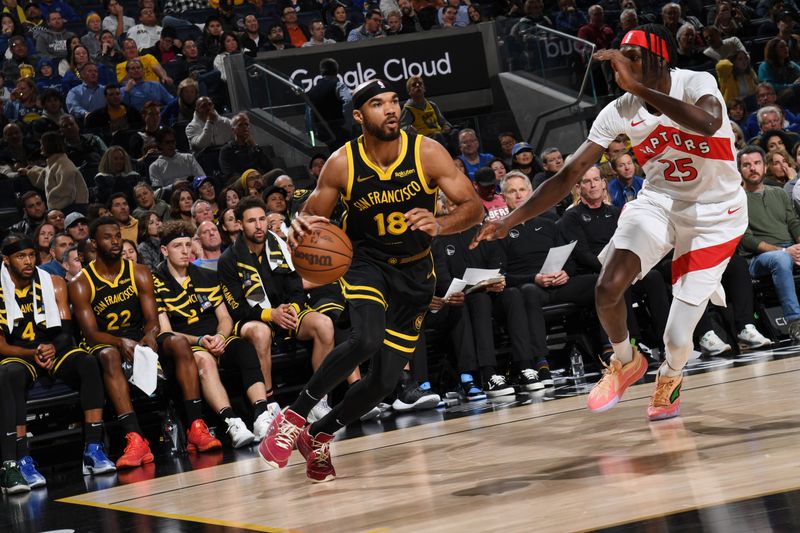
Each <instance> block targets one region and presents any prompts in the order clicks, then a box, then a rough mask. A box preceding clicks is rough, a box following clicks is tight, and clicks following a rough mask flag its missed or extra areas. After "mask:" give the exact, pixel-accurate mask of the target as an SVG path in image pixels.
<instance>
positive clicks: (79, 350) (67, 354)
mask: <svg viewBox="0 0 800 533" xmlns="http://www.w3.org/2000/svg"><path fill="white" fill-rule="evenodd" d="M79 352H85V350H82V349H80V348H73V349H71V350H70V351H68V352H67V353H65V354H64V355H62V356H61V357H59V358H58V361H57V362H56V364H55V366H54V367H53V371H52V372H51V374H55V373H56V372H58V369H59V367H61V363H63V362H64V361H66V360H67V357H69V356H71V355H75V354H76V353H79Z"/></svg>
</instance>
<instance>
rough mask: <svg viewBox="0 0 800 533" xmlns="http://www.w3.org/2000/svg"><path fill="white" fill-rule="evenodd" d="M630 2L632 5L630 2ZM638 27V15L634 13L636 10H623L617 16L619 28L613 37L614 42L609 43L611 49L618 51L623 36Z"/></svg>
mask: <svg viewBox="0 0 800 533" xmlns="http://www.w3.org/2000/svg"><path fill="white" fill-rule="evenodd" d="M630 1H631V3H632V0H630ZM623 3H624V2H623ZM638 25H639V15H638V14H637V13H636V9H633V8H623V9H622V12H620V14H619V26H618V30H617V34H616V37H614V40H613V41H612V42H611V48H615V49H619V47H620V46H621V44H622V39H623V38H624V37H625V35H627V33H628V32H629V31H631V30H632V29H634V28H635V27H636V26H638Z"/></svg>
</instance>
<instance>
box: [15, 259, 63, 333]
mask: <svg viewBox="0 0 800 533" xmlns="http://www.w3.org/2000/svg"><path fill="white" fill-rule="evenodd" d="M36 271H37V273H38V275H39V283H40V284H41V286H42V304H43V306H44V313H40V312H39V308H38V307H37V306H36V305H34V306H33V320H34V322H36V323H37V324H41V323H42V322H44V324H45V327H47V328H57V327H60V326H61V316H60V314H59V312H58V303H57V302H56V292H55V290H54V289H53V280H52V278H51V277H50V273H48V272H45V271H44V270H42V269H41V268H39V267H36ZM0 286H2V288H3V295H4V296H5V297H4V300H5V302H4V303H5V306H6V320H7V321H8V332H9V333H12V332H13V331H14V325H15V324H16V322H17V320H21V319H22V316H23V315H22V310H21V309H20V308H19V304H18V303H17V299H16V297H15V290H16V286H15V285H14V280H12V279H11V273H9V271H8V269H7V268H6V265H5V263H3V264H2V266H0ZM33 301H34V302H36V284H35V283H34V285H33Z"/></svg>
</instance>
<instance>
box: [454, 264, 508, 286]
mask: <svg viewBox="0 0 800 533" xmlns="http://www.w3.org/2000/svg"><path fill="white" fill-rule="evenodd" d="M499 276H500V269H499V268H495V269H491V268H468V269H467V270H465V271H464V275H463V276H461V278H462V279H463V280H464V283H466V284H467V285H477V284H478V283H480V282H481V281H484V280H487V279H492V278H497V277H499Z"/></svg>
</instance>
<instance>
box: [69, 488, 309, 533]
mask: <svg viewBox="0 0 800 533" xmlns="http://www.w3.org/2000/svg"><path fill="white" fill-rule="evenodd" d="M56 501H57V502H59V503H71V504H74V505H86V506H88V507H97V508H99V509H108V510H110V511H122V512H125V513H134V514H141V515H146V516H155V517H157V518H171V519H173V520H184V521H186V522H198V523H201V524H210V525H213V526H225V527H238V528H240V529H250V530H253V531H266V532H267V533H302V532H301V530H299V529H285V528H278V527H269V526H262V525H260V524H248V523H246V522H237V521H235V520H218V519H216V518H204V517H200V516H192V515H183V514H173V513H163V512H161V511H151V510H149V509H139V508H136V507H127V506H125V505H116V504H110V503H99V502H91V501H86V500H81V499H80V498H77V497H74V496H73V497H69V498H61V499H60V500H56Z"/></svg>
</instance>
